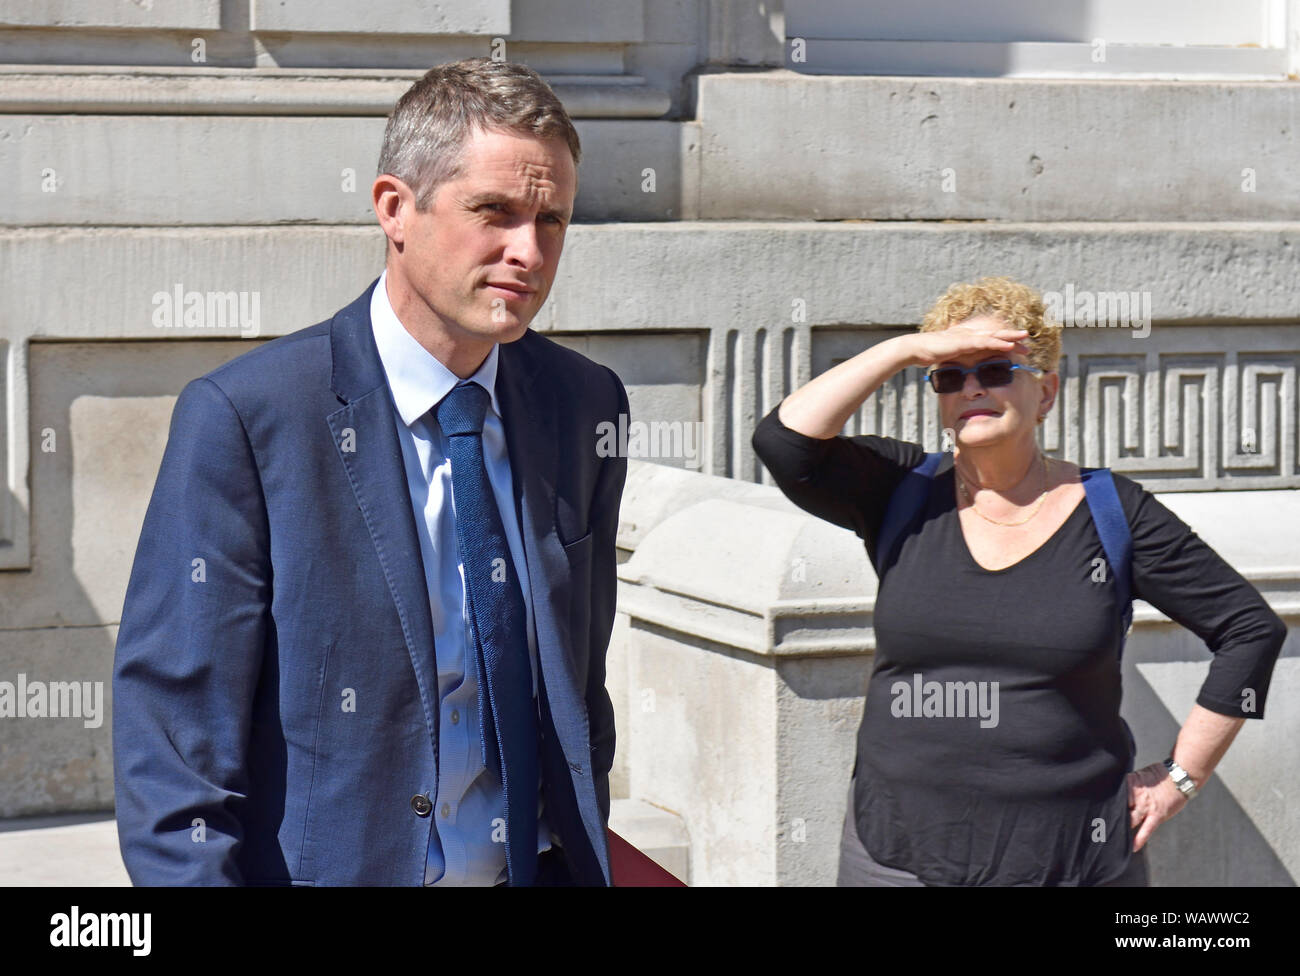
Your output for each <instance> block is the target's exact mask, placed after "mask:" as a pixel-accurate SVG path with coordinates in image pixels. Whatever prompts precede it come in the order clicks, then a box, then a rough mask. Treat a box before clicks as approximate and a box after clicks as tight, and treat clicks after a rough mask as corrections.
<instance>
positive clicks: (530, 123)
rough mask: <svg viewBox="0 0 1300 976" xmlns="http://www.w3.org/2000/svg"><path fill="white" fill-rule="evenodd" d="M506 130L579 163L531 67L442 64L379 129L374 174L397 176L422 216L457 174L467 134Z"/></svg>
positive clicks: (482, 61)
mask: <svg viewBox="0 0 1300 976" xmlns="http://www.w3.org/2000/svg"><path fill="white" fill-rule="evenodd" d="M476 129H477V130H484V131H486V130H491V129H498V130H505V131H509V132H517V133H520V134H524V135H532V136H536V137H538V138H540V139H550V138H552V137H556V136H558V137H559V138H561V139H563V140H564V141H565V143H566V144H567V145H568V147H569V152H570V153H571V154H572V156H573V165H574V166H575V167H576V166H577V165H578V163H579V162H580V161H581V158H582V146H581V144H580V143H579V142H578V131H577V129H575V128H574V127H573V120H572V119H570V118H569V113H568V112H566V111H565V110H564V106H563V105H562V104H561V103H560V100H559V99H558V98H557V97H556V96H555V92H553V91H552V90H551V86H550V85H548V84H547V83H546V82H545V81H544V80H543V79H542V76H541V75H539V74H538V73H537V72H536V71H534V70H533V69H532V68H529V67H528V66H526V65H522V64H516V63H513V62H510V61H493V60H492V59H491V58H470V59H468V60H465V61H455V62H452V63H450V64H441V65H438V67H436V68H433V69H432V70H430V71H429V72H427V73H426V74H425V75H424V77H422V78H421V79H420V80H419V81H417V82H416V83H415V84H414V85H412V86H411V87H410V88H408V89H407V90H406V93H405V94H404V95H402V97H401V98H400V99H398V101H397V106H396V107H395V108H394V109H393V114H392V115H391V116H389V118H388V127H387V128H386V129H385V130H384V147H383V149H382V150H381V151H380V153H379V173H378V175H381V176H382V175H384V174H385V173H387V174H389V175H390V176H396V177H397V178H398V179H399V180H401V181H402V182H403V183H405V184H406V185H407V186H409V187H410V188H411V190H412V191H413V192H414V193H415V206H416V209H417V210H422V211H425V210H428V209H429V208H430V207H432V206H433V198H434V196H435V195H436V194H437V192H438V188H439V187H440V186H442V184H443V183H445V182H447V181H448V180H454V179H457V178H458V177H460V176H461V175H462V174H463V172H464V159H465V144H466V143H467V142H468V141H469V138H470V135H471V133H472V132H473V131H474V130H476Z"/></svg>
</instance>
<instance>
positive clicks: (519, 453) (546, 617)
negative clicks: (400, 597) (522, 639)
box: [497, 334, 567, 675]
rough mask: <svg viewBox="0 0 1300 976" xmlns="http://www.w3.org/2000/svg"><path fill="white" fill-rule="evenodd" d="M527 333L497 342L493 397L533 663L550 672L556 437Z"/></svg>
mask: <svg viewBox="0 0 1300 976" xmlns="http://www.w3.org/2000/svg"><path fill="white" fill-rule="evenodd" d="M528 341H529V336H528V335H527V334H525V335H524V337H523V338H521V339H519V340H518V341H516V342H511V343H504V344H502V345H501V346H500V347H499V353H498V354H499V357H500V358H499V359H498V361H497V399H498V400H500V402H501V422H502V425H503V426H504V427H505V432H506V449H507V450H508V451H509V454H510V477H511V480H512V481H513V483H514V492H515V517H516V518H517V519H518V520H519V526H520V535H521V536H522V537H523V541H524V561H525V562H526V563H527V565H528V588H529V592H530V594H531V598H532V604H533V620H534V623H535V625H536V628H537V656H538V666H539V667H542V668H545V671H544V674H547V675H550V674H553V673H554V667H555V664H556V662H555V661H553V660H550V658H551V655H552V652H553V651H554V650H555V649H556V648H558V647H560V646H561V643H560V636H559V633H558V632H557V626H558V624H557V621H556V600H555V594H554V584H555V581H556V580H558V579H561V578H563V577H562V575H561V573H562V571H564V570H567V564H566V562H565V556H564V547H563V545H562V544H561V542H560V538H559V535H558V534H557V533H556V529H555V504H556V502H555V492H556V472H557V470H558V463H559V462H558V441H557V439H556V431H555V390H554V387H553V386H552V385H551V384H552V380H551V378H550V377H548V376H546V375H544V374H542V373H540V372H539V361H538V360H537V358H536V357H535V356H530V355H529V354H528Z"/></svg>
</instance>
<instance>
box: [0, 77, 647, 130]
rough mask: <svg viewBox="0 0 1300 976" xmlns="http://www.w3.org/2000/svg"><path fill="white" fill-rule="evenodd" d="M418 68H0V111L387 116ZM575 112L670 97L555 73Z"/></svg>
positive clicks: (614, 81)
mask: <svg viewBox="0 0 1300 976" xmlns="http://www.w3.org/2000/svg"><path fill="white" fill-rule="evenodd" d="M423 74H424V72H423V71H420V70H415V69H410V70H396V71H373V70H365V69H329V68H316V69H288V68H286V69H276V68H258V69H244V68H204V69H201V70H195V71H189V70H176V69H170V68H145V67H129V68H127V67H123V68H103V67H90V68H78V67H73V66H59V67H53V68H46V69H40V68H37V67H34V66H26V65H9V66H6V67H3V68H0V112H2V113H5V114H32V115H68V114H71V115H185V116H194V115H276V116H283V115H307V116H325V117H328V116H339V115H343V116H382V117H387V116H388V115H389V113H390V112H392V110H393V106H394V105H395V104H396V103H397V100H398V98H400V97H401V95H402V93H403V92H405V91H406V89H407V88H409V87H410V86H411V83H412V82H414V81H415V80H416V79H418V78H419V77H421V76H422V75H423ZM546 80H547V82H548V83H549V84H550V85H551V87H552V88H553V89H554V90H555V93H556V95H557V96H558V97H559V99H560V101H562V102H563V103H564V107H565V109H566V110H567V111H568V113H569V114H570V115H571V116H572V117H574V118H627V119H634V118H635V119H654V118H659V117H660V116H661V115H663V114H664V113H665V112H667V111H668V109H669V106H670V105H671V101H672V99H671V96H670V95H669V94H668V93H667V92H665V91H661V90H659V89H657V88H653V87H651V86H649V85H647V84H646V81H645V79H644V78H640V77H638V76H635V75H551V76H549V77H547V79H546Z"/></svg>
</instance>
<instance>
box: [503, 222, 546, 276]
mask: <svg viewBox="0 0 1300 976" xmlns="http://www.w3.org/2000/svg"><path fill="white" fill-rule="evenodd" d="M506 261H507V262H509V263H512V264H518V265H520V266H521V267H523V268H525V269H526V270H529V271H536V270H537V269H539V268H540V267H541V266H542V264H543V262H544V261H545V255H543V254H542V247H541V243H540V241H539V240H538V235H537V224H536V222H535V221H525V220H521V221H520V222H519V223H518V224H516V225H515V226H514V227H512V228H510V231H509V240H508V241H507V243H506Z"/></svg>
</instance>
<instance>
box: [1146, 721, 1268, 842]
mask: <svg viewBox="0 0 1300 976" xmlns="http://www.w3.org/2000/svg"><path fill="white" fill-rule="evenodd" d="M1245 724H1246V720H1245V719H1244V718H1235V717H1233V716H1231V715H1220V714H1219V713H1218V712H1212V711H1210V710H1209V709H1208V708H1205V707H1204V706H1201V705H1193V706H1192V711H1191V714H1190V715H1188V716H1187V722H1186V723H1185V724H1184V725H1183V728H1182V730H1181V731H1180V732H1179V733H1178V741H1177V742H1176V743H1175V744H1174V751H1173V760H1174V762H1176V763H1178V765H1180V766H1182V767H1183V769H1185V770H1187V775H1188V776H1190V777H1191V778H1192V782H1194V783H1195V784H1196V788H1197V789H1198V790H1201V789H1204V788H1205V781H1206V780H1208V779H1209V778H1210V774H1211V773H1213V772H1214V767H1215V766H1217V765H1218V764H1219V760H1220V759H1222V758H1223V754H1224V753H1225V752H1227V751H1228V746H1230V745H1232V740H1233V739H1235V738H1236V737H1237V733H1238V732H1239V731H1240V730H1241V727H1242V726H1243V725H1245ZM1128 805H1129V822H1130V823H1131V824H1132V826H1133V830H1134V831H1135V834H1134V837H1133V850H1134V852H1135V853H1136V852H1137V851H1140V850H1142V847H1143V845H1145V844H1146V842H1147V840H1148V839H1149V838H1150V837H1151V834H1152V833H1153V832H1154V831H1155V829H1156V828H1157V827H1159V826H1160V825H1161V824H1162V823H1164V822H1165V821H1166V820H1168V819H1169V818H1170V817H1172V816H1173V815H1174V814H1175V813H1177V812H1178V811H1179V810H1181V809H1182V808H1183V807H1184V806H1186V805H1187V797H1186V796H1184V795H1183V793H1182V791H1181V790H1179V789H1178V787H1177V786H1175V785H1174V781H1173V779H1172V778H1171V777H1170V775H1169V772H1168V771H1167V770H1166V769H1165V767H1164V763H1152V764H1151V765H1150V766H1146V767H1144V768H1143V769H1140V770H1138V771H1137V772H1134V773H1130V774H1129V802H1128Z"/></svg>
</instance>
